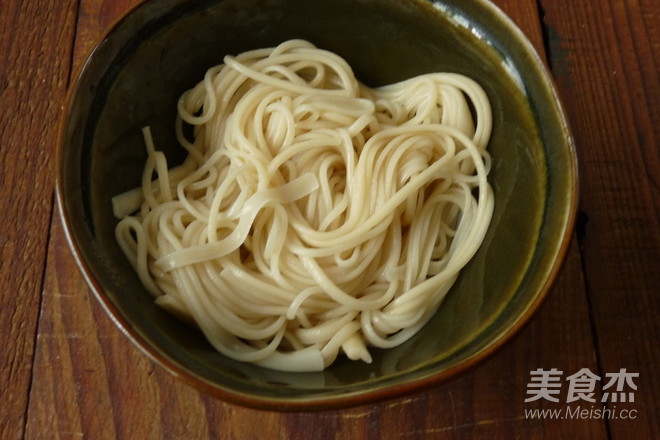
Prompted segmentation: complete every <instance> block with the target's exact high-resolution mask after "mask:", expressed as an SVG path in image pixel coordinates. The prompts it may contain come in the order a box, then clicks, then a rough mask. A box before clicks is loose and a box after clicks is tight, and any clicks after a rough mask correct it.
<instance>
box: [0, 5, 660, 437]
mask: <svg viewBox="0 0 660 440" xmlns="http://www.w3.org/2000/svg"><path fill="white" fill-rule="evenodd" d="M137 2H138V0H58V1H48V0H30V1H22V0H2V1H0V108H2V111H1V112H0V158H1V161H0V164H1V166H2V170H1V172H0V196H1V198H0V208H1V209H2V212H3V213H4V215H3V216H2V225H3V229H4V230H5V233H3V234H2V236H1V237H0V241H1V242H2V247H1V252H2V255H1V257H2V259H1V260H0V335H2V339H3V343H2V347H1V348H0V354H1V358H0V380H1V382H0V383H1V384H2V385H1V386H0V438H1V439H3V440H4V439H20V438H28V439H77V438H86V439H112V438H119V439H159V438H172V439H179V438H181V439H207V438H213V439H215V438H222V439H234V438H235V439H260V438H268V439H279V438H281V439H298V438H300V439H303V438H310V433H313V435H312V436H311V438H314V439H331V438H336V439H345V438H346V439H356V438H378V439H410V438H445V437H446V438H480V437H483V438H507V439H509V438H523V439H528V438H548V439H559V438H580V439H582V438H593V439H603V438H613V439H628V438H635V439H659V438H660V422H659V420H660V386H659V383H660V374H658V373H660V371H659V369H658V365H660V350H659V349H658V340H659V339H660V325H659V324H658V320H659V319H660V300H659V294H660V288H659V286H660V276H659V273H660V265H659V264H658V262H659V261H660V226H659V222H660V215H659V213H660V203H659V202H658V200H659V199H660V197H659V196H660V191H659V186H660V158H659V149H658V137H659V136H658V134H659V133H658V131H659V129H660V82H659V81H658V76H659V70H660V69H659V67H660V66H658V61H659V60H660V26H659V25H660V2H658V1H657V0H626V1H622V0H591V1H576V0H496V1H495V3H496V4H497V5H498V6H500V7H501V8H502V9H503V10H504V11H505V12H506V13H507V14H508V15H509V16H510V17H511V18H512V19H513V20H514V21H515V22H516V23H517V24H518V26H520V28H521V29H522V30H523V32H524V33H525V34H526V35H527V36H528V38H529V39H530V40H531V41H532V43H533V44H534V45H535V47H536V48H537V50H538V51H539V53H540V54H541V56H542V57H543V58H544V59H545V60H546V61H547V65H548V66H549V68H550V70H551V72H552V74H553V76H554V78H555V80H556V84H557V87H558V90H559V93H560V95H561V96H562V99H563V101H564V104H565V108H566V112H567V115H568V118H569V120H570V124H571V127H572V130H573V132H574V136H575V140H576V145H577V153H578V157H579V161H580V179H581V180H580V185H581V200H580V210H579V214H578V220H577V225H576V230H575V234H574V239H573V244H572V247H571V249H570V252H569V254H568V259H567V261H566V264H565V266H564V269H563V271H562V274H561V277H560V279H559V281H558V283H557V285H556V287H555V288H554V290H553V292H552V295H551V297H550V299H549V300H548V301H547V303H546V304H545V305H544V307H543V309H542V310H541V312H540V313H539V314H538V316H536V318H535V319H534V320H533V322H532V323H531V324H530V325H529V326H528V327H527V328H525V329H524V331H522V332H521V333H520V334H519V335H518V336H517V337H516V338H515V339H514V340H513V341H512V342H511V343H510V344H508V345H507V346H506V347H505V348H504V349H503V350H502V351H500V352H499V353H497V354H496V355H495V356H494V357H492V358H491V359H489V360H488V361H487V362H485V363H483V364H482V365H480V366H479V367H477V368H476V369H474V370H472V371H471V372H469V373H468V374H466V375H464V376H462V377H460V378H459V379H457V380H454V381H452V382H450V383H448V384H446V385H443V386H440V387H437V388H434V389H429V390H426V391H424V392H420V393H417V394H414V395H411V396H407V397H404V398H399V399H395V400H388V401H385V402H382V403H379V404H374V405H368V406H362V407H356V408H351V409H345V410H337V411H323V412H315V413H277V412H264V411H257V410H253V409H248V408H243V407H239V406H235V405H231V404H227V403H224V402H222V401H219V400H216V399H214V398H212V397H210V396H207V395H204V394H202V393H200V392H197V391H196V390H195V389H193V388H191V387H190V386H188V385H186V384H184V383H182V382H180V381H179V380H177V379H175V378H173V377H172V376H170V375H169V373H167V372H165V371H164V370H162V369H161V368H160V367H159V366H157V365H156V364H154V363H153V362H152V361H150V360H149V359H148V358H147V357H146V356H144V355H143V354H142V353H141V352H140V351H139V350H138V349H136V348H135V347H134V346H133V345H132V344H131V343H130V342H129V341H128V340H127V338H125V337H124V336H123V334H122V333H121V332H120V331H119V330H118V329H117V328H116V327H115V326H114V325H113V323H112V321H111V320H110V319H109V318H108V317H107V316H106V315H105V314H104V313H103V311H102V310H101V308H100V306H99V305H98V304H97V303H96V301H95V300H94V299H93V297H91V296H90V294H89V291H88V289H87V287H86V284H85V282H84V280H83V278H82V277H81V275H80V273H79V271H78V269H77V266H76V264H75V261H74V259H73V257H72V255H71V253H70V252H69V249H68V246H67V243H66V238H65V235H64V232H63V229H62V225H61V222H60V219H59V212H58V210H57V208H56V205H55V203H54V175H53V169H54V168H55V164H54V161H55V154H54V152H55V149H56V142H57V139H56V127H57V123H58V120H59V118H60V117H61V113H62V100H63V97H64V96H65V94H66V91H67V87H68V86H69V83H70V81H71V78H72V75H73V73H72V72H75V70H76V69H77V68H78V67H79V66H80V65H81V63H82V61H83V60H84V58H85V56H86V55H87V54H88V53H89V52H90V50H91V48H92V47H93V45H94V43H95V42H96V41H97V40H98V39H99V37H100V36H101V35H102V34H103V33H104V32H105V31H106V30H107V29H108V28H109V27H110V26H111V25H112V23H113V22H114V21H115V20H116V19H117V18H118V17H120V16H121V15H122V14H123V13H125V12H126V11H127V10H129V9H130V8H131V7H132V6H133V5H134V4H135V3H137ZM553 368H556V369H557V370H559V371H561V372H562V373H561V375H560V376H561V380H562V381H563V383H564V385H563V386H564V388H563V391H562V393H561V394H560V396H559V397H560V398H559V401H558V402H553V401H550V400H548V399H547V398H541V399H538V400H536V401H530V402H525V399H526V398H527V397H528V395H527V391H529V390H531V388H530V387H529V385H530V384H531V383H533V382H534V381H533V380H532V371H536V370H538V369H540V370H542V371H543V372H549V371H551V369H553ZM583 369H587V370H588V371H586V370H583ZM588 372H591V373H593V374H594V375H596V376H598V377H599V378H601V380H600V381H598V382H597V383H596V384H598V387H596V388H595V395H594V396H595V398H599V397H601V396H604V395H605V394H604V393H605V392H607V391H610V392H611V393H610V394H611V396H614V395H615V394H617V392H618V391H622V392H624V393H625V395H626V396H631V397H633V398H634V402H631V401H630V398H629V397H628V398H627V401H626V402H622V401H621V398H619V399H618V402H614V397H610V398H609V399H605V400H606V401H605V402H604V403H601V402H594V403H591V402H589V401H588V400H586V399H585V397H589V396H588V395H587V396H582V397H580V398H579V399H578V400H576V401H573V402H569V400H570V396H571V395H574V394H575V393H572V394H571V393H569V391H571V390H570V389H569V390H566V387H570V386H571V385H572V386H573V389H572V390H573V391H574V392H575V391H577V390H578V385H580V383H582V385H583V386H584V385H585V382H580V381H579V380H578V379H580V378H584V377H583V376H582V374H584V373H588ZM575 373H579V374H578V375H575V376H574V374H575ZM622 373H625V374H622ZM557 377H559V376H557ZM571 377H573V378H572V379H571ZM626 377H627V378H629V379H630V381H629V382H626V381H625V380H620V381H619V380H618V379H625V378H626ZM606 379H607V380H606ZM609 379H613V380H615V383H614V384H613V385H612V386H611V387H609V389H608V386H607V383H606V382H608V381H609ZM617 384H618V385H621V386H622V387H624V388H620V389H618V390H615V388H616V387H615V385H617ZM634 387H636V389H635V388H634ZM603 388H605V389H603ZM615 391H617V392H615ZM619 395H620V394H619ZM599 400H602V399H599ZM535 410H550V411H556V412H558V415H556V416H553V415H552V414H551V413H545V414H541V413H536V414H533V411H535Z"/></svg>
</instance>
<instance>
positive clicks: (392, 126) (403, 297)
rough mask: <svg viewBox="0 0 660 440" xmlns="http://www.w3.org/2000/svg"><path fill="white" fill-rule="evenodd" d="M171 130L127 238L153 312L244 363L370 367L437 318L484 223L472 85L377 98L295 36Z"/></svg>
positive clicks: (222, 82) (123, 204) (435, 80)
mask: <svg viewBox="0 0 660 440" xmlns="http://www.w3.org/2000/svg"><path fill="white" fill-rule="evenodd" d="M473 121H474V122H473ZM186 125H191V126H192V127H193V128H194V139H188V138H187V137H186V135H185V132H186V130H185V129H184V127H185V126H186ZM176 129H177V136H178V140H179V142H180V144H181V145H182V146H183V148H185V149H186V150H187V152H188V155H187V159H186V160H185V162H184V163H183V164H182V165H180V166H178V167H175V168H172V169H168V165H167V161H166V158H165V156H164V155H163V153H162V152H160V151H158V150H157V149H156V147H155V146H154V143H153V140H152V138H151V132H150V131H149V129H148V128H146V129H145V130H144V138H145V143H146V146H147V151H148V159H147V162H146V165H145V169H144V174H143V179H142V186H141V188H139V189H136V190H133V191H129V192H127V193H125V194H121V195H119V196H117V197H115V198H114V199H113V207H114V210H115V215H117V217H118V218H121V220H120V221H119V223H118V225H117V228H116V236H117V241H118V243H119V245H120V247H121V249H122V250H123V251H124V253H125V254H126V256H127V258H128V259H129V260H130V262H131V264H132V265H133V266H134V267H135V269H136V271H137V273H138V275H139V277H140V279H141V281H142V283H143V284H144V286H145V287H146V288H147V289H148V290H149V291H150V292H151V293H152V294H153V295H154V296H155V297H156V303H157V304H158V305H160V306H162V307H163V308H165V309H167V310H168V311H170V312H172V313H174V314H176V315H177V316H180V317H182V318H184V319H186V320H189V321H191V322H194V323H196V325H197V326H199V328H200V329H201V330H202V331H203V333H204V334H205V336H206V337H207V338H208V340H209V341H210V342H211V344H212V345H213V346H214V347H215V348H216V349H217V350H218V351H219V352H221V353H223V354H224V355H226V356H229V357H231V358H234V359H237V360H240V361H246V362H253V363H256V364H258V365H262V366H265V367H269V368H274V369H279V370H289V371H319V370H322V369H324V368H325V367H327V366H328V365H330V364H331V363H332V362H334V360H335V359H336V358H337V356H338V355H339V354H340V353H344V354H345V355H346V356H347V357H348V358H350V359H354V360H357V359H361V360H363V361H365V362H371V355H370V353H369V350H368V347H369V346H373V347H380V348H389V347H394V346H396V345H398V344H401V343H402V342H404V341H405V340H407V339H409V338H410V337H411V336H412V335H414V334H415V333H416V332H417V331H418V330H419V329H420V328H421V327H422V326H424V324H425V323H426V322H427V321H428V320H429V319H430V318H431V317H432V316H433V314H434V313H435V312H436V310H437V309H438V307H439V306H440V304H441V302H442V300H443V299H444V297H445V295H446V294H447V292H448V291H449V289H450V287H451V286H452V284H453V283H454V281H455V280H456V277H457V275H458V273H459V271H460V270H461V268H463V267H464V266H465V264H466V263H467V262H468V261H469V260H470V258H472V256H473V255H474V253H475V252H476V250H477V249H478V247H479V246H480V244H481V242H482V240H483V237H484V234H485V233H486V230H487V228H488V224H489V222H490V218H491V214H492V209H493V194H492V190H491V188H490V186H489V184H488V181H487V174H488V171H489V168H490V158H489V155H488V153H487V151H486V146H487V143H488V139H489V136H490V131H491V114H490V105H489V102H488V99H487V97H486V95H485V93H484V92H483V90H482V89H481V87H480V86H479V85H478V84H476V83H475V82H474V81H473V80H471V79H469V78H467V77H465V76H462V75H458V74H452V73H433V74H427V75H421V76H418V77H416V78H412V79H409V80H406V81H403V82H400V83H396V84H392V85H389V86H385V87H380V88H368V87H366V86H365V85H363V84H361V83H360V82H358V80H357V79H356V78H355V76H354V74H353V72H352V70H351V68H350V67H349V66H348V64H347V63H346V62H345V61H344V60H343V59H342V58H340V57H338V56H337V55H335V54H333V53H330V52H328V51H324V50H320V49H318V48H316V47H314V46H313V45H311V44H310V43H308V42H306V41H302V40H292V41H288V42H285V43H283V44H281V45H279V46H277V47H276V48H271V49H262V50H255V51H250V52H246V53H243V54H241V55H238V56H235V57H231V56H227V57H226V58H225V59H224V63H223V64H222V65H219V66H216V67H213V68H211V69H210V70H208V72H207V73H206V75H205V77H204V79H203V81H201V82H200V83H199V84H198V85H197V86H195V87H194V88H193V89H191V90H189V91H187V92H186V93H184V94H183V96H182V97H181V98H180V100H179V104H178V120H177V125H176Z"/></svg>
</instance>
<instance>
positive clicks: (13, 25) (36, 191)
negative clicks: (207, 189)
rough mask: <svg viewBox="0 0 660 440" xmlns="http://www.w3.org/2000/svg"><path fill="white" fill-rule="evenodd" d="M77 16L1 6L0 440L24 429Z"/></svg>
mask: <svg viewBox="0 0 660 440" xmlns="http://www.w3.org/2000/svg"><path fill="white" fill-rule="evenodd" d="M75 11H76V2H75V1H73V0H66V1H61V2H57V3H54V2H48V1H34V2H18V1H9V2H1V3H0V108H1V109H2V111H1V112H0V166H1V167H2V171H1V172H0V200H2V205H3V223H2V227H3V234H2V237H1V238H0V285H1V286H2V289H3V292H2V295H0V310H1V312H0V334H1V335H2V337H3V343H2V349H1V352H0V353H1V354H0V356H1V357H0V383H1V384H2V386H0V402H2V403H1V405H2V410H1V411H0V438H2V439H15V438H20V437H21V435H22V430H23V427H24V422H23V420H24V417H25V412H26V408H27V396H28V389H29V385H30V374H31V364H32V357H33V350H34V340H35V334H36V333H35V332H36V325H37V318H38V313H39V303H40V293H41V289H42V281H43V268H44V262H45V258H46V246H45V243H46V241H47V240H48V228H49V222H50V218H51V212H52V192H53V178H52V171H51V169H52V165H53V161H52V156H53V152H54V142H53V139H54V138H55V131H56V130H55V128H56V121H57V117H58V109H59V106H60V104H61V99H62V97H63V96H64V93H65V90H66V85H67V79H68V74H69V59H70V51H71V45H72V42H73V33H72V29H73V26H72V25H73V23H75V16H76V14H75Z"/></svg>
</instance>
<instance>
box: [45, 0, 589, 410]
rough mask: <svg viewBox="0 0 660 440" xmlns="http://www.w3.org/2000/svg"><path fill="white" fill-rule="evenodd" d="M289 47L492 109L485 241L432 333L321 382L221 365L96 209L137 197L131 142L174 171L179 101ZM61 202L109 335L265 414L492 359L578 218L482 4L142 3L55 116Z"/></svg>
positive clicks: (530, 98) (508, 28)
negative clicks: (230, 66)
mask: <svg viewBox="0 0 660 440" xmlns="http://www.w3.org/2000/svg"><path fill="white" fill-rule="evenodd" d="M291 38H303V39H307V40H309V41H311V42H313V43H314V44H315V45H317V46H318V47H320V48H324V49H328V50H331V51H333V52H335V53H337V54H339V55H341V56H342V57H344V58H345V59H346V60H347V61H348V62H349V64H350V65H351V66H352V68H353V69H354V71H355V73H356V76H357V77H358V78H359V79H360V80H361V81H362V82H364V83H366V84H368V85H370V86H378V85H383V84H387V83H392V82H396V81H400V80H403V79H406V78H409V77H412V76H415V75H419V74H423V73H428V72H437V71H442V72H456V73H461V74H465V75H467V76H470V77H471V78H473V79H475V80H476V81H478V82H479V83H480V84H481V85H482V86H483V88H484V89H485V91H486V93H487V94H488V95H489V97H490V99H491V104H492V108H493V115H494V121H493V122H494V128H493V134H492V140H491V143H490V145H489V151H490V152H491V154H492V158H493V168H492V172H491V175H490V176H489V180H490V182H491V184H492V185H493V188H494V192H495V211H494V215H493V220H492V224H491V227H490V229H489V231H488V234H487V236H486V238H485V241H484V243H483V245H482V247H481V248H480V250H479V251H478V253H477V254H476V255H475V257H474V258H473V259H472V261H471V262H470V263H469V265H468V266H467V267H466V268H465V269H464V270H463V272H462V273H461V275H460V276H459V279H458V280H457V282H456V284H455V286H454V287H453V288H452V290H451V291H450V293H449V295H448V296H447V298H446V299H445V302H444V303H443V305H442V306H441V308H440V310H439V311H438V312H437V314H436V315H435V317H434V318H433V319H432V320H431V321H430V322H429V323H428V324H427V325H426V326H425V327H424V328H423V329H422V330H421V331H420V332H419V333H418V334H417V335H416V336H414V337H413V338H412V339H410V340H409V341H407V342H406V343H404V344H403V345H401V346H398V347H396V348H392V349H389V350H373V358H374V360H373V363H371V364H364V363H360V362H351V361H348V360H345V359H339V360H338V361H337V362H336V363H335V364H333V365H332V366H330V367H329V368H328V369H327V370H325V371H323V372H320V373H285V372H279V371H272V370H268V369H264V368H261V367H257V366H254V365H250V364H244V363H241V362H237V361H234V360H232V359H229V358H226V357H224V356H222V355H220V354H219V353H217V352H216V351H215V350H214V349H213V348H212V347H211V346H210V344H209V343H208V342H207V341H206V340H205V338H204V337H203V336H202V334H201V332H199V331H198V330H197V329H195V328H193V327H190V326H188V325H186V324H184V323H182V322H181V321H179V320H177V319H176V318H174V317H173V316H171V315H170V314H168V313H166V312H165V311H164V310H163V309H161V308H159V307H158V306H156V305H155V304H154V303H153V298H152V297H151V296H150V295H149V294H148V293H147V292H146V290H145V289H144V288H143V287H142V285H141V283H140V281H139V279H138V277H137V276H136V275H135V273H134V271H133V269H132V267H131V266H130V264H129V263H128V261H127V260H126V259H125V257H124V255H123V254H122V253H121V251H120V249H119V247H118V245H117V243H116V241H115V239H114V228H115V225H116V220H115V219H114V217H113V215H112V209H111V204H110V199H111V198H112V197H113V196H115V195H117V194H119V193H121V192H123V191H125V190H128V189H131V188H134V187H136V186H138V185H139V182H140V179H141V174H142V169H143V165H144V162H145V160H146V153H145V149H144V146H143V140H142V134H141V128H142V127H143V126H145V125H150V126H151V127H152V130H153V133H154V136H155V143H156V145H158V146H159V147H160V148H162V149H163V150H164V151H165V153H166V155H167V156H168V161H169V162H170V163H176V162H177V161H181V160H182V159H183V155H182V153H181V151H180V148H179V147H178V144H177V142H176V139H175V133H174V120H175V116H176V102H177V99H178V97H179V96H180V95H181V93H183V92H184V91H185V90H187V89H189V88H190V87H192V86H193V85H194V84H196V83H197V82H198V81H199V80H200V79H201V78H202V77H203V75H204V72H205V71H206V70H207V69H208V68H209V67H211V66H213V65H217V64H219V63H221V62H222V59H223V56H224V55H225V54H238V53H240V52H243V51H246V50H249V49H255V48H261V47H272V46H275V45H277V44H278V43H280V42H282V41H285V40H288V39H291ZM57 173H58V174H57V178H58V185H57V190H58V200H59V204H60V211H61V214H62V218H63V221H64V225H65V229H66V231H67V236H68V239H69V243H70V245H71V248H72V250H73V252H74V254H75V256H76V259H77V262H78V264H79V266H80V268H81V270H82V272H83V274H84V275H85V277H86V280H87V282H88V283H89V285H90V287H91V289H92V291H93V293H94V295H95V296H96V298H97V299H98V300H99V301H100V303H101V304H102V305H103V307H104V309H105V311H106V312H107V313H108V314H109V315H110V316H111V317H112V318H113V320H114V322H115V323H116V324H117V325H118V326H119V327H120V328H121V329H122V330H123V332H124V333H125V334H126V335H127V336H128V337H129V338H130V339H131V340H132V341H133V342H134V343H135V344H136V345H137V346H138V347H140V348H141V349H142V350H143V351H144V352H145V353H147V354H148V355H149V356H150V357H151V358H152V359H154V360H155V361H156V362H157V363H159V364H160V365H161V366H163V367H164V368H165V369H167V370H169V371H170V372H172V373H173V374H174V375H176V376H178V377H180V378H182V379H184V380H186V381H187V382H189V383H191V384H193V385H195V386H196V387H198V388H199V389H201V390H203V391H205V392H208V393H210V394H212V395H215V396H218V397H219V398H222V399H225V400H228V401H231V402H235V403H239V404H243V405H248V406H252V407H258V408H262V409H276V410H300V409H320V408H336V407H344V406H351V405H357V404H364V403H367V402H372V401H375V400H378V399H383V398H388V397H394V396H398V395H401V394H405V393H410V392H413V391H418V390H421V389H423V388H427V387H429V386H432V385H437V384H439V383H441V382H443V381H446V380H449V379H450V378H454V377H456V376H457V375H458V374H459V373H461V372H464V371H466V370H467V369H468V368H470V367H472V366H474V365H475V364H477V363H478V362H479V361H481V360H483V359H485V358H486V357H487V356H488V355H490V354H492V353H493V352H494V351H495V350H496V349H498V348H499V347H501V346H502V345H503V344H504V342H505V341H507V340H509V339H511V337H512V336H513V335H514V334H515V333H516V332H517V331H518V330H519V329H520V328H521V327H522V326H523V325H524V324H525V323H527V322H528V321H529V320H530V318H531V316H532V315H533V313H534V312H535V311H536V310H537V309H538V308H539V306H540V304H541V303H542V301H543V299H544V298H545V297H546V296H547V294H548V292H549V291H550V288H551V286H552V283H553V282H554V280H555V279H556V277H557V275H558V272H559V270H560V266H561V263H562V261H563V259H564V257H565V254H566V252H567V249H568V246H569V243H570V239H571V235H572V227H573V222H574V217H575V210H576V205H577V165H576V158H575V152H574V147H573V142H572V138H571V135H570V133H569V130H568V127H567V124H566V120H565V117H564V115H563V112H562V109H561V105H560V103H559V102H558V99H557V96H556V93H555V91H554V88H553V84H552V81H551V79H550V77H549V75H548V73H547V72H546V70H545V68H544V66H543V64H542V62H541V61H540V60H539V58H538V56H537V55H536V54H535V52H534V50H533V48H532V46H531V45H530V44H529V42H528V41H527V40H526V39H525V37H524V36H523V34H522V33H521V32H520V31H519V30H518V29H517V28H516V27H515V26H514V24H513V23H512V22H511V21H510V20H509V19H508V18H507V17H506V16H505V15H504V14H503V13H502V12H501V11H499V10H498V9H497V8H496V7H495V6H493V5H492V4H490V3H489V2H487V1H483V0H439V1H433V2H431V1H424V0H409V1H404V0H371V1H356V0H332V1H329V0H324V1H321V0H319V1H310V0H263V1H246V0H224V1H220V0H198V1H183V0H152V1H149V2H146V3H143V4H141V5H139V6H137V7H136V8H134V9H133V10H132V11H131V12H130V13H129V14H127V15H126V16H125V17H124V18H122V19H121V20H120V21H118V22H117V23H116V24H115V25H114V26H113V27H112V29H111V30H110V31H109V32H108V34H107V35H106V36H105V37H104V38H103V40H102V41H100V43H99V44H98V45H97V47H96V48H95V50H94V51H93V53H92V54H91V56H90V57H89V59H88V60H87V62H86V64H85V65H84V67H83V69H82V70H81V72H80V73H79V75H78V76H77V79H76V82H75V84H74V86H73V87H72V89H71V93H70V96H69V99H68V102H67V105H66V114H65V117H64V118H63V121H62V126H61V145H60V146H59V150H58V170H57Z"/></svg>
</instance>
